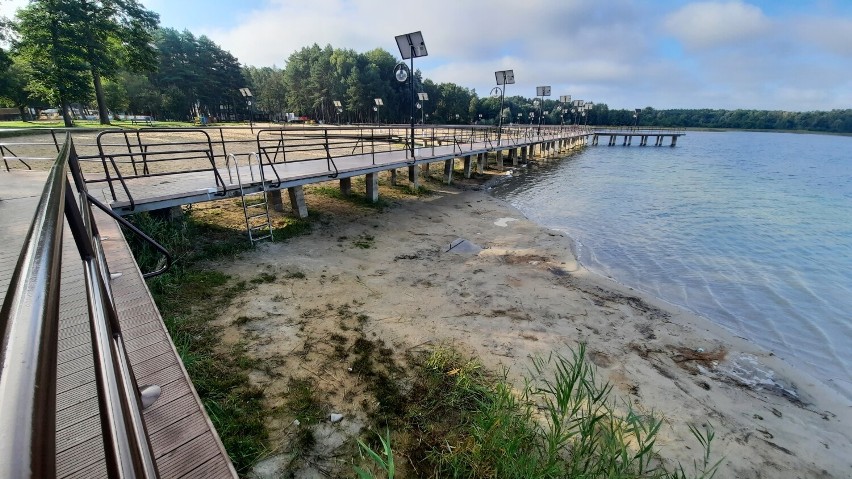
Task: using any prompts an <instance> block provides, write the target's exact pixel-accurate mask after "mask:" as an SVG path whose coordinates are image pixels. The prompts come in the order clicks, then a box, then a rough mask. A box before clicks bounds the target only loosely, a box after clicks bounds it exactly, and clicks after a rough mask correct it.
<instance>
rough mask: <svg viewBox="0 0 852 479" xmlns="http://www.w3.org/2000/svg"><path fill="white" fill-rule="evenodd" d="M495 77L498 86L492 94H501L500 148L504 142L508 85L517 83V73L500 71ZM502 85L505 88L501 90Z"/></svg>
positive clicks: (498, 139) (498, 125)
mask: <svg viewBox="0 0 852 479" xmlns="http://www.w3.org/2000/svg"><path fill="white" fill-rule="evenodd" d="M494 76H495V78H496V79H497V86H496V87H494V88H493V89H492V90H491V93H492V94H494V93H496V92H499V93H500V112H499V113H498V115H499V119H498V120H497V146H500V144H501V142H502V140H503V101H504V100H505V98H506V85H511V84H513V83H515V71H514V70H500V71H497V72H494ZM501 85H502V86H503V88H500V86H501ZM495 90H496V91H495Z"/></svg>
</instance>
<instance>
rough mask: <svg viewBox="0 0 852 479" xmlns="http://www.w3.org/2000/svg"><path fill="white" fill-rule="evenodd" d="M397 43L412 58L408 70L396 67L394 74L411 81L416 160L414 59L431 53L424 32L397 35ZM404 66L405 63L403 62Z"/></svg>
mask: <svg viewBox="0 0 852 479" xmlns="http://www.w3.org/2000/svg"><path fill="white" fill-rule="evenodd" d="M395 39H396V45H397V46H398V47H399V54H400V55H402V59H403V60H410V61H411V66H410V67H409V68H408V71H405V69H404V68H399V66H400V65H399V64H397V68H395V70H396V71H395V72H394V75H395V76H396V79H397V81H399V82H400V83H403V82H405V81H406V80H408V81H409V91H410V92H411V161H412V162H413V161H414V59H415V58H419V57H425V56H427V55H429V52H428V51H427V50H426V43H425V42H424V41H423V34H422V33H420V32H419V31H418V32H412V33H406V34H404V35H397V36H396V37H395ZM402 65H403V66H404V65H405V63H402Z"/></svg>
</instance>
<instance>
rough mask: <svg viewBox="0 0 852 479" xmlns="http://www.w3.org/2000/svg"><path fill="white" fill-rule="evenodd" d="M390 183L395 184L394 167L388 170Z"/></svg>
mask: <svg viewBox="0 0 852 479" xmlns="http://www.w3.org/2000/svg"><path fill="white" fill-rule="evenodd" d="M390 174H391V177H390V184H391V186H396V168H394V169H392V170H390Z"/></svg>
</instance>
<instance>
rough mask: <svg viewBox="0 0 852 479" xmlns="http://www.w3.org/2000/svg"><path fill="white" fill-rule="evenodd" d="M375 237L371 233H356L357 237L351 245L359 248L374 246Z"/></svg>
mask: <svg viewBox="0 0 852 479" xmlns="http://www.w3.org/2000/svg"><path fill="white" fill-rule="evenodd" d="M375 242H376V237H375V236H371V235H365V234H362V235H358V238H357V239H355V240H354V241H353V242H352V245H353V246H355V247H356V248H361V249H370V248H372V247H373V246H375Z"/></svg>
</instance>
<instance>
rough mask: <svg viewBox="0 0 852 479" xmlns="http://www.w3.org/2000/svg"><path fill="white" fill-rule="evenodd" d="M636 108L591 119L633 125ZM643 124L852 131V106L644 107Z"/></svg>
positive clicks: (602, 113)
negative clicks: (819, 108)
mask: <svg viewBox="0 0 852 479" xmlns="http://www.w3.org/2000/svg"><path fill="white" fill-rule="evenodd" d="M634 113H635V112H634V111H628V110H608V109H606V105H602V106H601V107H600V108H598V107H596V108H594V109H593V111H592V113H591V118H590V121H592V122H595V124H600V125H632V124H634V122H635V121H636V118H635V117H634V116H633V115H634ZM638 120H639V125H640V126H660V127H678V128H680V127H682V128H730V129H753V130H806V131H818V132H825V133H852V109H846V110H831V111H803V112H800V111H768V110H715V109H707V108H703V109H671V110H655V109H653V108H651V107H646V108H644V109H643V110H642V111H641V112H640V113H639V117H638Z"/></svg>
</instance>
